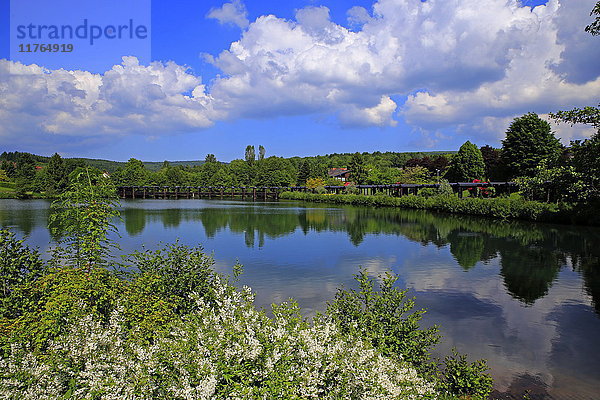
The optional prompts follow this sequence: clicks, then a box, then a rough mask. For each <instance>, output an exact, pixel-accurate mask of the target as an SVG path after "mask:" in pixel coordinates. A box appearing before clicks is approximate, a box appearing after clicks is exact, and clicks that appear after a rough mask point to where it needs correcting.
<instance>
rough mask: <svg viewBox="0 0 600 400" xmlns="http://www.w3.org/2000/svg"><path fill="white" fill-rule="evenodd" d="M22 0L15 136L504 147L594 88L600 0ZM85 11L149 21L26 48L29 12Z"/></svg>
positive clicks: (204, 147) (3, 131) (1, 10)
mask: <svg viewBox="0 0 600 400" xmlns="http://www.w3.org/2000/svg"><path fill="white" fill-rule="evenodd" d="M12 1H13V3H14V4H12V8H11V5H10V3H11V2H10V0H0V4H1V7H0V14H1V15H2V21H1V22H2V23H1V26H2V27H3V28H2V30H0V59H3V60H0V95H2V99H3V100H1V101H0V148H1V149H2V150H7V151H11V150H19V151H31V152H34V153H38V154H47V155H50V154H52V153H53V152H55V151H57V152H59V153H61V154H63V155H64V156H83V157H93V158H105V159H113V160H127V159H128V158H129V157H136V158H140V159H143V160H148V161H160V160H164V159H169V160H186V159H203V158H204V156H205V155H206V154H207V153H214V154H215V155H216V156H217V158H218V159H219V160H223V161H229V160H231V159H234V158H241V157H243V152H244V148H245V146H246V145H248V144H253V145H255V146H258V145H260V144H262V145H263V146H265V147H266V149H267V155H279V156H286V157H289V156H295V155H299V156H307V155H316V154H326V153H333V152H355V151H376V150H379V151H415V150H455V149H457V148H458V147H459V146H460V145H461V144H462V143H463V142H465V141H466V140H471V141H473V142H475V143H477V144H479V145H484V144H491V145H493V146H500V140H501V139H502V138H503V136H504V131H505V130H506V128H507V126H508V124H509V123H510V121H511V120H512V119H513V118H514V117H516V116H519V115H522V114H524V113H526V112H529V111H534V112H537V113H539V114H540V115H542V116H544V115H545V114H547V113H548V112H552V111H556V110H559V109H565V108H571V107H575V106H583V105H586V104H595V103H597V99H598V97H599V96H598V93H600V69H599V68H597V65H600V50H599V49H600V46H598V39H597V38H593V37H591V36H589V35H587V34H586V33H584V32H583V27H584V26H585V23H586V22H585V21H588V20H591V17H589V11H590V10H591V8H592V7H593V5H594V3H595V2H594V1H593V0H549V1H547V2H546V1H541V0H535V1H525V2H523V3H524V4H521V3H518V2H516V1H508V2H507V1H504V0H502V1H500V0H477V1H475V0H462V1H461V0H446V1H441V0H428V1H421V0H378V1H376V2H373V1H365V0H356V1H352V2H349V1H329V0H323V1H318V0H304V1H303V0H294V1H289V2H281V1H252V0H246V1H242V0H229V1H222V0H221V1H216V0H209V1H177V2H169V1H159V0H152V1H151V0H130V1H126V2H123V1H121V2H117V1H116V0H107V1H104V2H102V3H98V2H91V1H75V0H60V1H56V2H53V3H52V4H53V6H52V9H51V10H48V7H49V3H48V2H45V1H41V0H12ZM98 4H102V5H103V7H104V8H102V7H100V6H99V5H98ZM74 5H76V6H74ZM63 10H71V11H70V12H68V11H64V12H63ZM9 11H10V13H9ZM83 18H87V19H88V20H89V23H90V24H97V25H98V26H102V27H106V26H108V25H118V24H121V23H123V21H125V22H126V21H128V20H130V19H131V20H132V21H134V22H135V23H137V24H141V25H147V27H148V28H149V29H148V31H149V35H148V37H147V38H146V39H144V40H142V39H140V40H133V39H131V40H125V39H124V38H123V39H121V40H117V39H115V40H107V39H104V40H103V39H98V41H97V43H95V44H94V46H89V45H86V43H85V41H86V40H88V39H81V40H80V41H77V40H76V39H75V40H62V41H61V40H54V41H50V40H49V39H48V41H49V42H52V43H74V44H75V45H76V46H77V47H76V49H77V50H78V51H76V52H75V51H74V52H72V53H71V54H66V53H60V52H59V53H55V54H51V55H50V54H39V53H38V54H19V53H18V51H16V50H17V46H18V44H22V43H34V42H36V41H35V40H32V39H30V38H25V39H19V40H17V39H16V38H15V34H16V26H17V25H19V24H26V23H27V21H29V22H33V23H37V24H40V25H41V24H47V25H50V24H58V25H60V24H72V25H73V26H76V25H77V24H80V23H81V21H82V20H83ZM582 21H583V22H582ZM11 24H12V25H11ZM10 37H12V41H11V40H9V38H10ZM122 56H126V58H124V59H122ZM555 131H556V133H557V135H558V136H559V137H561V139H562V140H563V142H565V143H568V141H569V140H570V139H575V138H582V137H586V136H589V135H590V131H589V130H586V129H584V128H581V127H575V128H572V129H571V128H570V127H568V126H556V127H555Z"/></svg>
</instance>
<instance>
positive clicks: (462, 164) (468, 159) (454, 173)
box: [446, 140, 485, 182]
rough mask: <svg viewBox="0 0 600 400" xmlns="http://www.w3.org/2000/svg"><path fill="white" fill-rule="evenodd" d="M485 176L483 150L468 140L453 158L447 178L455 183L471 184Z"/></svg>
mask: <svg viewBox="0 0 600 400" xmlns="http://www.w3.org/2000/svg"><path fill="white" fill-rule="evenodd" d="M484 174H485V163H484V162H483V155H482V154H481V150H479V148H478V147H477V146H475V145H474V144H473V143H471V142H470V141H468V140H467V141H466V142H465V143H464V144H463V145H462V146H460V149H459V150H458V153H456V154H455V155H454V156H453V157H452V161H451V162H450V169H449V170H448V172H447V173H446V177H447V178H448V179H449V180H453V181H458V182H471V181H472V180H474V179H481V178H483V175H484Z"/></svg>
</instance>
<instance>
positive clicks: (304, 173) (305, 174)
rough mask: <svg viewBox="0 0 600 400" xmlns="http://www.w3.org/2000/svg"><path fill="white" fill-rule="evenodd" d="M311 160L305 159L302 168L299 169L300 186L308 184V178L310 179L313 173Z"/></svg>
mask: <svg viewBox="0 0 600 400" xmlns="http://www.w3.org/2000/svg"><path fill="white" fill-rule="evenodd" d="M310 164H311V163H310V160H309V159H305V160H304V161H303V162H302V164H301V165H300V168H299V169H298V179H297V182H296V183H297V184H298V186H302V185H305V184H306V180H307V179H308V178H310V172H311V168H310Z"/></svg>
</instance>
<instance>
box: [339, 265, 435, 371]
mask: <svg viewBox="0 0 600 400" xmlns="http://www.w3.org/2000/svg"><path fill="white" fill-rule="evenodd" d="M355 278H356V280H357V281H358V283H359V289H358V291H357V290H342V289H338V292H337V293H336V296H335V300H334V301H333V302H332V303H331V304H329V306H328V307H327V315H328V316H329V317H330V318H331V319H332V320H333V321H335V323H336V325H337V326H338V327H339V328H340V329H341V330H342V332H345V333H349V334H351V335H354V336H358V337H362V338H364V339H366V340H367V341H369V342H370V343H371V344H372V345H373V347H375V348H376V349H378V350H379V351H381V353H382V354H384V355H386V356H392V357H396V358H398V359H403V360H406V361H408V362H410V363H411V364H413V365H414V366H415V367H416V368H417V369H419V370H421V371H427V370H429V369H430V367H431V365H430V355H429V350H430V348H431V347H432V346H434V345H435V344H436V343H437V342H438V340H439V335H438V328H437V327H432V328H429V329H421V328H420V326H419V321H420V320H421V317H422V315H423V313H424V312H425V311H424V310H418V311H413V308H414V305H415V302H414V298H407V297H406V292H407V290H400V289H398V288H396V287H394V283H395V282H396V280H397V279H398V278H397V277H396V276H394V275H391V274H387V275H385V276H380V279H381V284H380V287H379V291H376V290H375V289H374V282H373V279H371V278H370V277H369V276H368V274H367V271H366V270H364V269H361V271H360V272H359V274H358V275H355Z"/></svg>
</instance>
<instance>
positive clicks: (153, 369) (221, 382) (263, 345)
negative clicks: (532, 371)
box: [0, 279, 436, 399]
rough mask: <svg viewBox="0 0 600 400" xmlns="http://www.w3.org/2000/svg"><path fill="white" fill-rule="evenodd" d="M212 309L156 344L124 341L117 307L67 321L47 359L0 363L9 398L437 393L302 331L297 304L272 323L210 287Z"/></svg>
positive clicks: (246, 301)
mask: <svg viewBox="0 0 600 400" xmlns="http://www.w3.org/2000/svg"><path fill="white" fill-rule="evenodd" d="M213 289H214V293H215V294H216V299H217V300H216V302H215V303H214V304H211V303H212V302H207V301H205V300H204V299H203V298H202V296H200V295H199V294H194V295H192V297H193V298H194V299H195V301H196V307H195V309H194V310H193V311H192V312H190V313H189V314H187V315H186V316H185V317H184V318H180V319H177V320H175V321H174V322H172V323H171V324H170V326H169V330H168V332H167V333H163V334H160V335H159V336H157V337H156V338H155V340H154V341H153V343H137V342H135V341H131V340H127V337H128V335H129V334H130V331H128V329H127V327H126V326H127V324H126V318H124V316H123V315H124V311H123V308H122V307H120V306H119V307H117V308H115V310H114V311H113V312H112V314H111V317H110V320H109V321H108V323H105V322H102V321H100V320H99V319H98V318H94V317H92V316H91V315H90V316H86V317H83V318H79V319H78V320H76V321H72V323H71V324H70V329H69V330H68V331H67V332H65V333H64V334H61V335H59V336H58V337H56V338H54V339H53V340H52V341H51V343H50V344H49V346H48V349H47V350H46V351H45V352H44V353H43V354H33V353H31V352H29V351H28V349H27V346H21V345H17V344H13V345H12V346H11V347H10V349H8V350H7V352H6V354H5V355H4V356H3V357H2V359H1V361H0V370H1V371H3V372H2V373H1V374H0V397H1V398H6V399H56V398H65V397H66V398H74V399H97V398H102V399H161V398H162V399H220V398H232V399H236V398H237V399H271V398H285V399H294V398H296V399H334V398H335V399H337V398H356V399H361V398H364V399H426V398H436V391H435V389H434V387H433V385H432V384H431V383H429V382H427V381H425V380H423V379H421V378H419V377H418V376H417V373H416V371H415V370H414V369H413V368H412V367H411V366H410V365H408V364H406V363H404V362H402V361H398V360H392V359H391V358H387V357H384V356H382V355H381V354H380V353H379V352H378V351H376V350H375V349H373V348H372V347H371V346H370V345H369V344H368V343H367V342H364V341H362V340H361V339H360V338H357V337H352V336H349V335H343V334H342V333H341V332H340V331H339V330H338V329H337V328H336V325H335V324H334V323H332V322H331V321H329V320H328V319H327V318H325V317H322V316H321V317H318V318H316V320H315V321H313V322H311V323H308V322H307V321H305V320H304V319H303V318H302V317H301V315H300V312H299V309H298V307H297V305H296V304H295V303H293V302H290V303H284V304H282V305H279V306H274V308H273V317H272V318H270V317H268V316H267V315H266V314H265V313H264V311H260V310H257V308H256V307H255V306H254V303H253V300H254V296H253V294H252V292H251V291H250V289H249V288H243V289H242V290H237V289H235V288H234V287H233V286H231V285H230V284H229V283H228V282H227V281H226V280H224V279H215V280H214V287H213Z"/></svg>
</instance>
